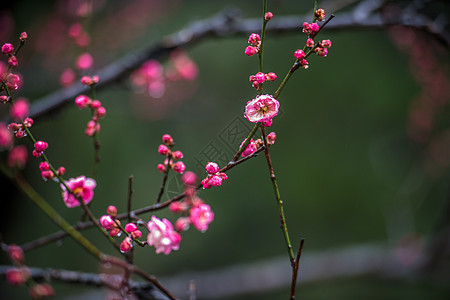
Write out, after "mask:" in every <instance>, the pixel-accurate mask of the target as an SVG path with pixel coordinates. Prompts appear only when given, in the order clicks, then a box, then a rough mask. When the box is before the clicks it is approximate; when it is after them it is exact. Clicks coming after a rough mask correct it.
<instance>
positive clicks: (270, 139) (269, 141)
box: [267, 132, 277, 145]
mask: <svg viewBox="0 0 450 300" xmlns="http://www.w3.org/2000/svg"><path fill="white" fill-rule="evenodd" d="M276 139H277V135H276V134H275V132H271V133H269V134H268V135H267V144H269V145H273V144H274V143H275V140H276Z"/></svg>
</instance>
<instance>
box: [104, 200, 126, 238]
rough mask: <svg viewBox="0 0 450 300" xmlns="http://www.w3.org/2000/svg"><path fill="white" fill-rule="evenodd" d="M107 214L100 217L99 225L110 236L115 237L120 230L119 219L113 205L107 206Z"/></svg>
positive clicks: (119, 233) (118, 234)
mask: <svg viewBox="0 0 450 300" xmlns="http://www.w3.org/2000/svg"><path fill="white" fill-rule="evenodd" d="M106 213H107V215H103V216H101V217H100V225H102V227H103V228H104V229H105V230H106V231H108V233H109V235H110V236H111V237H117V236H120V235H121V234H122V231H121V230H120V227H119V226H120V220H119V219H117V218H116V217H117V208H116V207H115V206H114V205H110V206H108V208H107V209H106Z"/></svg>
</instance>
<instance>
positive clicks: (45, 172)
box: [39, 161, 66, 180]
mask: <svg viewBox="0 0 450 300" xmlns="http://www.w3.org/2000/svg"><path fill="white" fill-rule="evenodd" d="M39 170H40V171H41V176H42V179H44V180H49V179H54V178H55V177H56V175H55V173H53V171H52V170H51V168H50V164H49V163H48V162H46V161H43V162H41V163H40V164H39ZM56 173H57V175H58V176H63V175H64V174H65V173H66V168H64V167H59V168H58V170H56Z"/></svg>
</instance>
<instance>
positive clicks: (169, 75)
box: [130, 49, 198, 98]
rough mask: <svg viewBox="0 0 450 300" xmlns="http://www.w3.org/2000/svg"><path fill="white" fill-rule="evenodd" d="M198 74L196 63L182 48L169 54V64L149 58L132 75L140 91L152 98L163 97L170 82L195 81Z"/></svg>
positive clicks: (134, 83) (137, 89)
mask: <svg viewBox="0 0 450 300" xmlns="http://www.w3.org/2000/svg"><path fill="white" fill-rule="evenodd" d="M197 76H198V67H197V65H196V63H195V62H194V61H193V60H192V59H190V58H189V56H188V55H187V54H186V52H184V51H183V50H181V49H177V50H175V51H173V52H172V53H171V54H170V56H169V64H168V65H167V66H163V65H162V64H161V63H160V62H159V61H157V60H154V59H152V60H148V61H146V62H144V63H143V64H142V66H141V67H140V68H139V69H138V70H136V71H135V72H133V73H132V74H131V76H130V78H131V83H132V84H133V86H134V87H135V89H136V91H138V92H147V93H148V94H149V95H150V97H152V98H161V97H162V96H164V94H165V92H166V85H167V84H168V83H169V82H177V81H193V80H194V79H195V78H197Z"/></svg>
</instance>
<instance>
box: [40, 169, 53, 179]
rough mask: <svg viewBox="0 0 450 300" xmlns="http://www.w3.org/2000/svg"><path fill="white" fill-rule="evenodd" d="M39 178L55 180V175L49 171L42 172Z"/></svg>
mask: <svg viewBox="0 0 450 300" xmlns="http://www.w3.org/2000/svg"><path fill="white" fill-rule="evenodd" d="M41 176H42V179H44V180H49V179H53V178H55V174H53V172H52V171H50V170H47V171H42V172H41Z"/></svg>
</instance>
